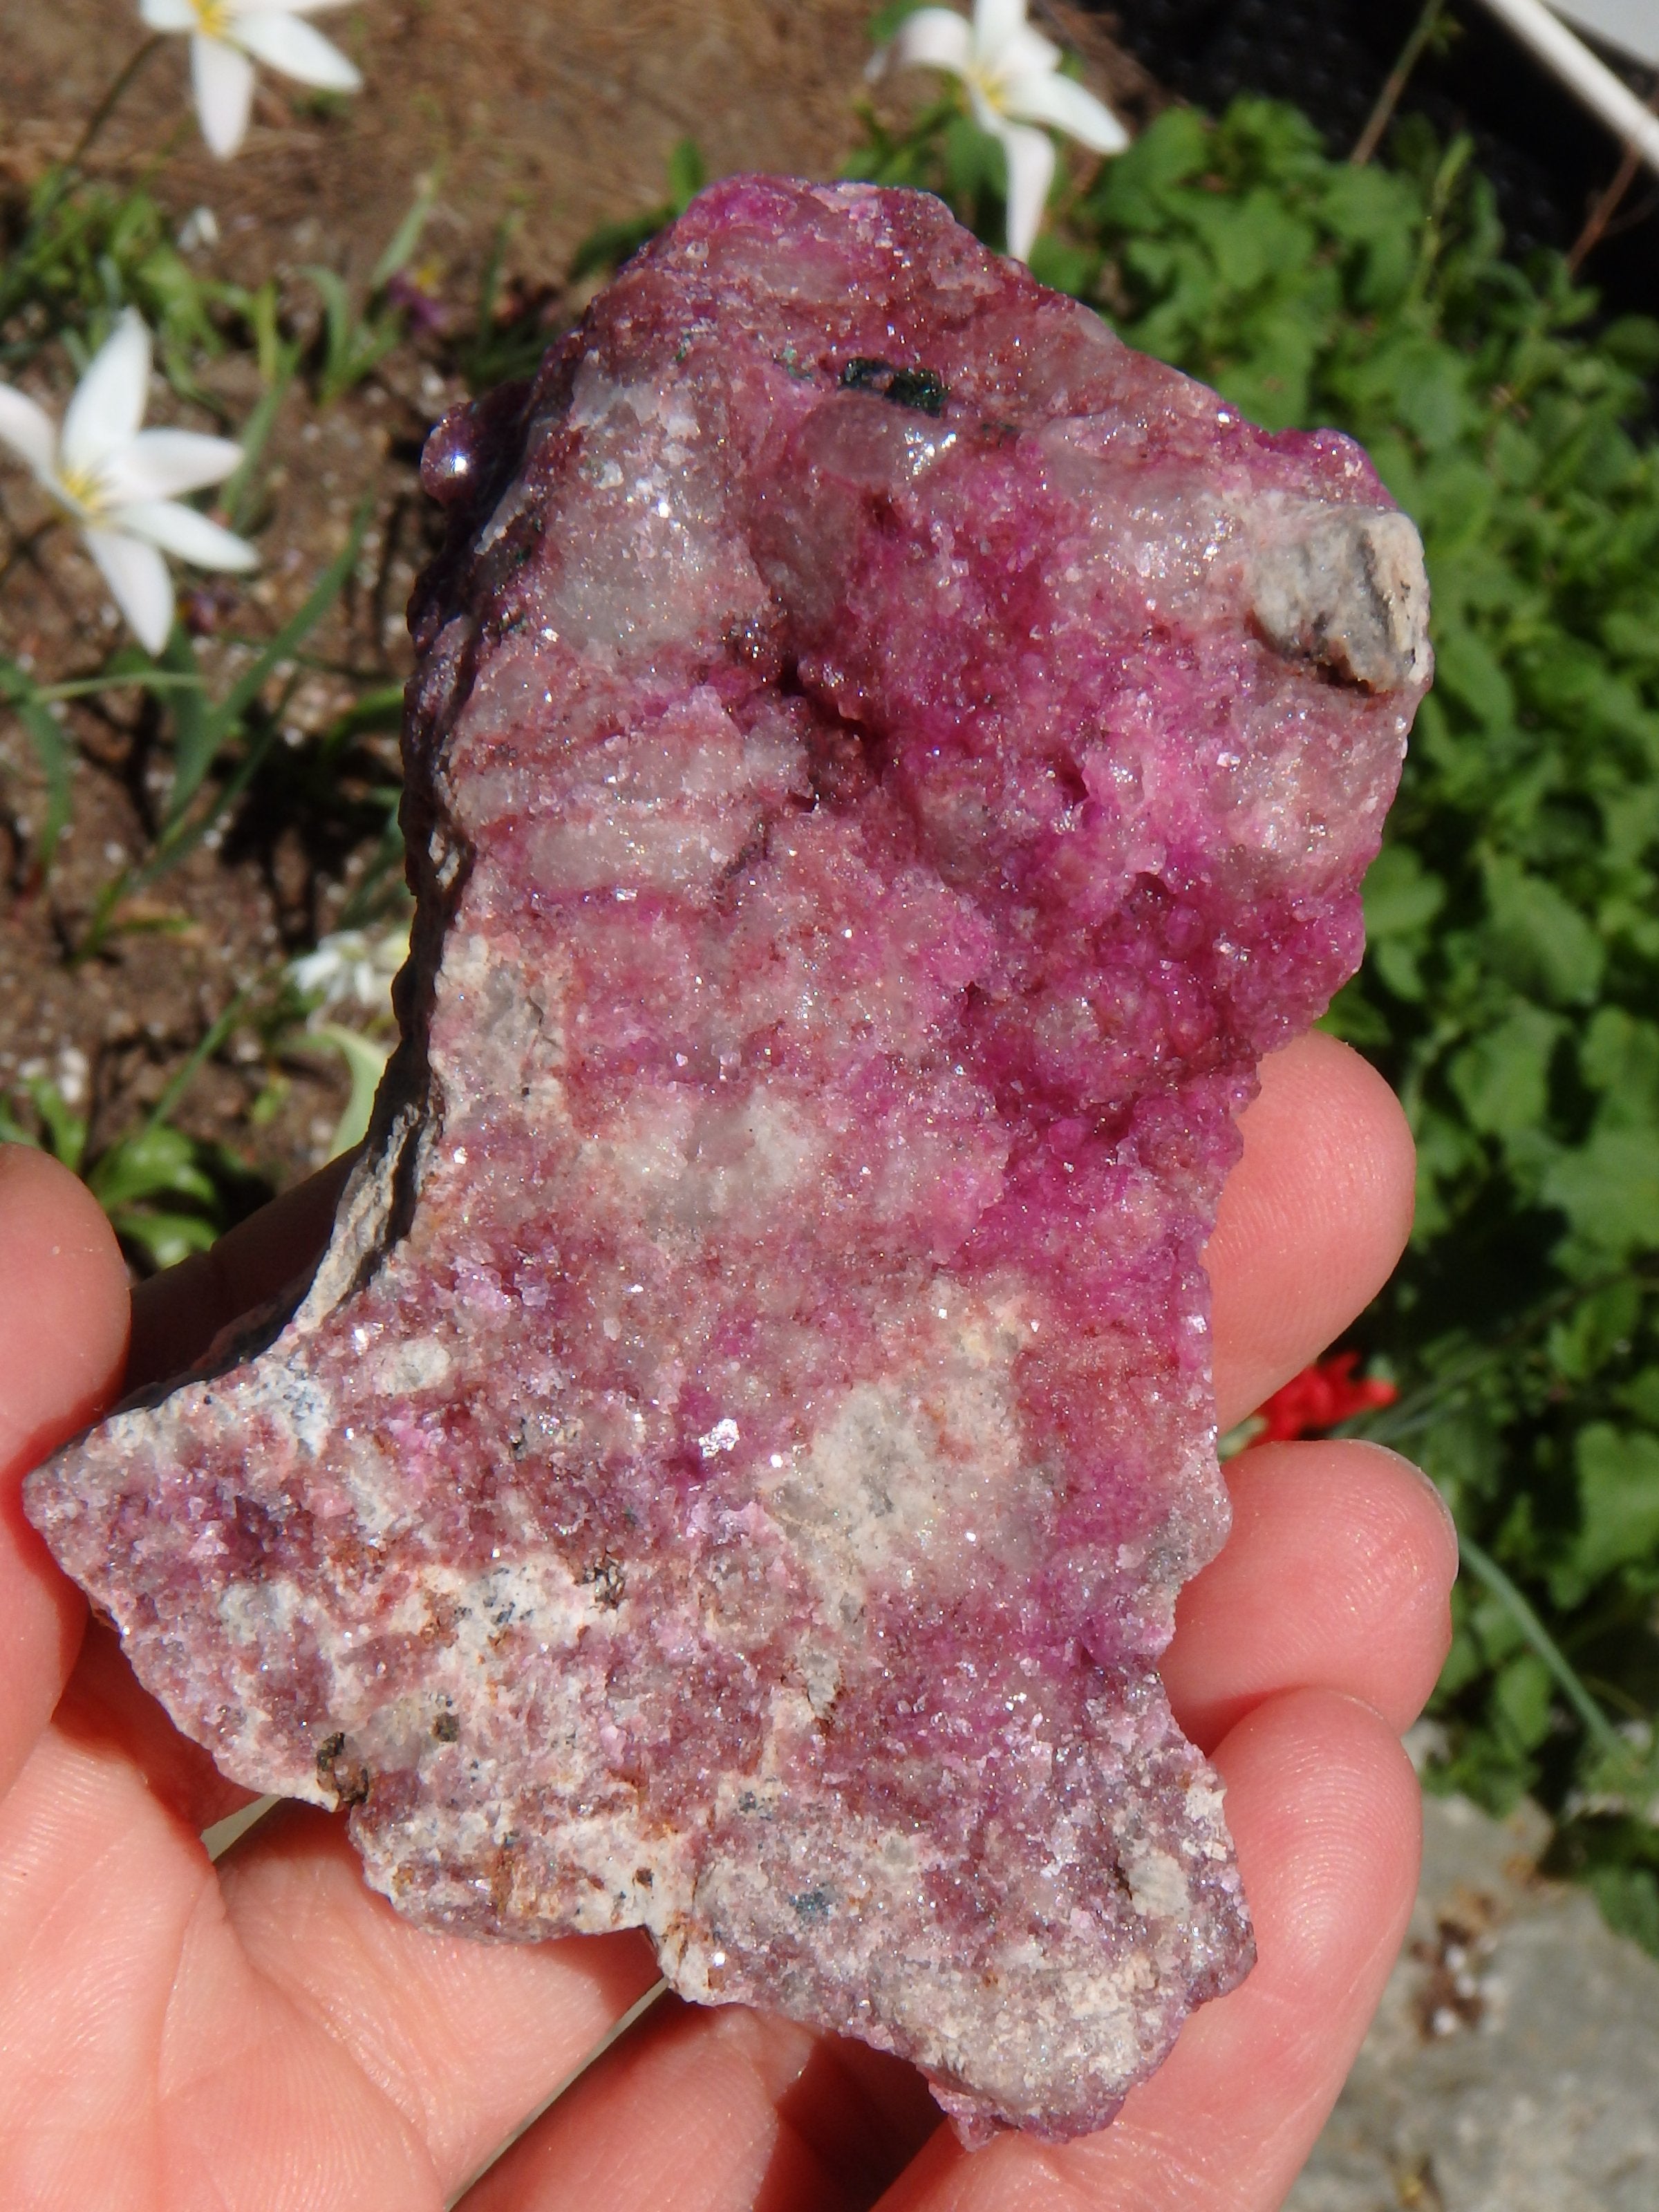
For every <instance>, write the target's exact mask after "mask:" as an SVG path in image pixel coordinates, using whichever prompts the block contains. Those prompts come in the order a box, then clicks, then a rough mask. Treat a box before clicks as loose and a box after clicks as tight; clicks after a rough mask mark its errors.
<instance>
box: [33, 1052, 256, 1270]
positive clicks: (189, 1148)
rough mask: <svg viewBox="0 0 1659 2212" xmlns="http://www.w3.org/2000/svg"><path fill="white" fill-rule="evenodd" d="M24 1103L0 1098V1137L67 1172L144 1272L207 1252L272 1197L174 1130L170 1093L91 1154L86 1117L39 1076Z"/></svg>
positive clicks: (217, 1149) (211, 1150)
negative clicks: (50, 1158) (39, 1152)
mask: <svg viewBox="0 0 1659 2212" xmlns="http://www.w3.org/2000/svg"><path fill="white" fill-rule="evenodd" d="M196 1065H197V1062H196V1061H192V1063H191V1072H192V1073H193V1072H194V1068H195V1066H196ZM173 1103H176V1094H174V1095H173V1096H170V1097H169V1098H168V1099H167V1101H164V1102H163V1106H162V1108H161V1109H158V1110H157V1112H155V1114H152V1115H151V1116H150V1118H149V1121H145V1122H144V1123H143V1124H142V1125H141V1127H138V1128H137V1129H133V1130H130V1131H128V1132H127V1133H125V1135H124V1136H120V1137H118V1138H116V1139H115V1140H114V1141H113V1142H112V1143H111V1144H108V1145H106V1146H103V1147H101V1149H99V1150H97V1151H94V1152H90V1153H89V1152H88V1123H87V1121H86V1118H85V1117H84V1116H83V1115H78V1114H76V1113H75V1112H74V1111H73V1110H72V1109H70V1106H69V1104H68V1103H67V1102H66V1101H65V1099H64V1096H63V1094H62V1092H61V1091H59V1090H58V1087H57V1086H56V1085H54V1084H52V1083H51V1082H49V1081H47V1080H46V1079H44V1078H37V1079H35V1080H34V1081H33V1082H32V1083H30V1084H29V1085H27V1105H25V1104H24V1103H23V1102H22V1101H20V1100H17V1099H13V1100H11V1101H10V1102H9V1103H8V1102H7V1101H5V1100H3V1099H0V1143H3V1144H22V1145H36V1146H40V1147H41V1148H42V1149H43V1150H45V1151H46V1152H51V1153H52V1154H53V1155H54V1157H55V1158H58V1159H60V1160H62V1161H63V1163H64V1166H65V1167H67V1168H71V1169H73V1170H74V1171H75V1172H76V1174H77V1175H78V1176H80V1177H81V1178H82V1182H85V1184H86V1185H87V1187H88V1189H89V1190H90V1191H91V1192H92V1194H93V1195H94V1198H96V1199H97V1200H98V1202H99V1204H100V1206H102V1207H103V1209H104V1211H105V1212H106V1214H107V1215H108V1216H109V1218H110V1225H111V1226H112V1228H113V1229H114V1231H115V1233H116V1235H117V1236H118V1237H119V1238H120V1239H121V1242H122V1243H123V1245H124V1246H125V1249H126V1251H127V1254H128V1256H129V1257H130V1258H131V1259H132V1260H133V1261H136V1262H137V1265H138V1266H139V1267H141V1268H142V1269H143V1271H144V1272H145V1273H149V1272H151V1271H152V1270H154V1269H156V1268H160V1267H173V1266H174V1265H175V1264H176V1262H178V1261H180V1260H185V1259H188V1258H189V1256H190V1255H191V1253H192V1252H204V1251H206V1249H207V1248H208V1246H209V1245H210V1244H211V1243H213V1242H214V1241H215V1239H216V1238H217V1237H220V1236H222V1234H223V1233H224V1231H226V1230H227V1229H228V1228H230V1227H231V1225H233V1224H234V1222H237V1221H240V1220H241V1219H242V1218H244V1217H245V1216H246V1215H247V1214H248V1213H250V1212H252V1210H253V1208H254V1207H255V1206H259V1205H263V1203H264V1200H266V1199H267V1198H269V1197H270V1189H269V1187H268V1186H267V1185H266V1184H265V1183H264V1182H262V1181H261V1180H260V1178H259V1177H258V1176H256V1175H254V1174H253V1173H252V1171H251V1170H249V1169H248V1168H247V1166H246V1164H244V1163H243V1162H242V1161H240V1160H239V1159H238V1158H236V1156H235V1155H234V1153H233V1152H228V1151H227V1150H226V1149H225V1147H224V1146H222V1145H209V1144H204V1143H203V1142H202V1141H201V1140H200V1139H197V1138H193V1137H188V1136H186V1135H185V1133H184V1132H183V1130H181V1129H178V1128H175V1127H173V1124H172V1122H171V1121H168V1120H167V1109H169V1108H170V1106H171V1104H173Z"/></svg>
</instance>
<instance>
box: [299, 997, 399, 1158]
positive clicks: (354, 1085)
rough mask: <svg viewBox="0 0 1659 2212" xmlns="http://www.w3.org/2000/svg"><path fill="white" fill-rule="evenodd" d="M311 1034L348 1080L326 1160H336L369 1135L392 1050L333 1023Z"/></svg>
mask: <svg viewBox="0 0 1659 2212" xmlns="http://www.w3.org/2000/svg"><path fill="white" fill-rule="evenodd" d="M312 1034H313V1036H316V1037H319V1038H320V1039H321V1040H322V1041H323V1042H325V1043H327V1044H331V1045H332V1046H333V1048H334V1049H335V1050H336V1052H337V1053H338V1054H340V1057H341V1058H342V1059H343V1060H344V1061H345V1064H346V1068H347V1072H348V1073H349V1075H350V1078H351V1096H350V1097H349V1099H348V1100H347V1101H346V1106H345V1111H344V1112H343V1114H342V1115H341V1116H340V1119H339V1121H338V1122H337V1125H336V1127H335V1131H334V1137H333V1141H332V1143H331V1146H330V1148H329V1158H331V1159H337V1158H339V1156H340V1154H341V1153H342V1152H349V1151H350V1150H351V1147H352V1146H354V1145H360V1144H362V1140H363V1139H364V1138H365V1137H366V1136H367V1135H368V1124H369V1120H370V1117H371V1115H373V1113H374V1097H375V1093H376V1092H377V1091H379V1089H380V1078H381V1077H382V1076H383V1075H384V1074H385V1073H386V1060H387V1059H388V1057H389V1055H390V1051H391V1048H390V1047H389V1046H388V1045H386V1044H384V1043H381V1042H377V1041H376V1040H375V1039H374V1037H366V1036H359V1034H358V1033H357V1031H356V1030H349V1029H346V1028H343V1026H341V1025H340V1024H337V1023H334V1022H324V1023H320V1024H319V1025H318V1027H317V1028H316V1029H315V1030H313V1032H312Z"/></svg>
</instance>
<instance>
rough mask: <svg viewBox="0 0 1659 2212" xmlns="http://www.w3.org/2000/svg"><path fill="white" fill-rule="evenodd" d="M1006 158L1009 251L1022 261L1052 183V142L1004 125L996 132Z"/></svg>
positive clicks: (1041, 133)
mask: <svg viewBox="0 0 1659 2212" xmlns="http://www.w3.org/2000/svg"><path fill="white" fill-rule="evenodd" d="M997 137H999V138H1000V140H1001V141H1002V150H1003V152H1004V153H1005V154H1006V155H1007V157H1008V251H1009V252H1010V253H1011V254H1012V256H1013V258H1014V259H1015V260H1016V261H1024V259H1025V258H1027V256H1028V255H1029V254H1030V251H1031V242H1032V240H1034V239H1035V238H1036V234H1037V233H1038V231H1039V230H1040V229H1041V228H1042V210H1044V208H1046V207H1047V206H1048V187H1049V185H1051V184H1053V182H1054V140H1053V139H1052V138H1051V137H1049V136H1048V132H1047V131H1029V130H1027V129H1026V128H1025V126H1024V125H1023V124H1019V123H1005V124H1004V125H1003V126H1002V128H1001V129H1000V131H998V132H997Z"/></svg>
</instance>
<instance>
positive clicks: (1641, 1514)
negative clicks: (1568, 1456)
mask: <svg viewBox="0 0 1659 2212" xmlns="http://www.w3.org/2000/svg"><path fill="white" fill-rule="evenodd" d="M1576 1460H1577V1470H1578V1516H1579V1517H1578V1534H1577V1540H1576V1541H1575V1542H1574V1544H1573V1547H1572V1552H1571V1565H1572V1569H1573V1571H1574V1574H1575V1575H1576V1577H1577V1578H1578V1580H1579V1582H1580V1583H1582V1584H1583V1587H1584V1588H1586V1589H1588V1588H1589V1587H1590V1586H1592V1585H1593V1584H1595V1583H1598V1582H1600V1581H1601V1580H1602V1579H1603V1578H1604V1577H1606V1576H1607V1575H1610V1574H1612V1573H1613V1571H1615V1570H1616V1569H1618V1568H1620V1567H1627V1566H1632V1565H1638V1564H1639V1565H1648V1564H1659V1437H1650V1436H1646V1435H1644V1434H1643V1433H1642V1431H1639V1430H1627V1429H1617V1428H1615V1427H1614V1426H1613V1424H1612V1422H1610V1421H1592V1422H1591V1423H1590V1424H1589V1426H1588V1427H1586V1428H1584V1429H1582V1430H1581V1431H1579V1435H1578V1445H1577V1454H1576Z"/></svg>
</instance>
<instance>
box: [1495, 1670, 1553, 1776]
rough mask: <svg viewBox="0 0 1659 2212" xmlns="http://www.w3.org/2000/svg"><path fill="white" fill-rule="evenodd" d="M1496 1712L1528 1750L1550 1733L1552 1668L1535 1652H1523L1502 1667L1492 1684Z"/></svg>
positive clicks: (1523, 1747) (1510, 1732)
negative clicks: (1550, 1669)
mask: <svg viewBox="0 0 1659 2212" xmlns="http://www.w3.org/2000/svg"><path fill="white" fill-rule="evenodd" d="M1492 1708H1493V1711H1495V1712H1496V1713H1497V1714H1498V1717H1499V1719H1500V1720H1501V1721H1502V1722H1503V1723H1504V1725H1505V1727H1506V1729H1507V1730H1508V1732H1509V1734H1510V1736H1511V1738H1512V1739H1513V1741H1515V1742H1516V1744H1517V1745H1518V1746H1519V1747H1521V1748H1522V1750H1524V1751H1532V1750H1534V1749H1536V1747H1538V1745H1540V1744H1541V1743H1542V1741H1544V1738H1545V1737H1546V1736H1547V1735H1548V1734H1549V1732H1550V1723H1551V1721H1552V1719H1553V1717H1554V1711H1555V1686H1554V1684H1553V1681H1552V1680H1551V1679H1550V1671H1549V1668H1547V1666H1546V1665H1545V1664H1544V1662H1543V1661H1542V1660H1541V1658H1540V1657H1539V1656H1538V1655H1537V1653H1536V1652H1534V1651H1523V1652H1522V1653H1521V1654H1520V1655H1519V1656H1517V1657H1516V1658H1514V1659H1511V1660H1510V1661H1508V1662H1507V1663H1506V1664H1505V1665H1504V1666H1503V1667H1501V1668H1499V1669H1498V1675H1497V1678H1496V1679H1495V1680H1494V1681H1493V1683H1492Z"/></svg>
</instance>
